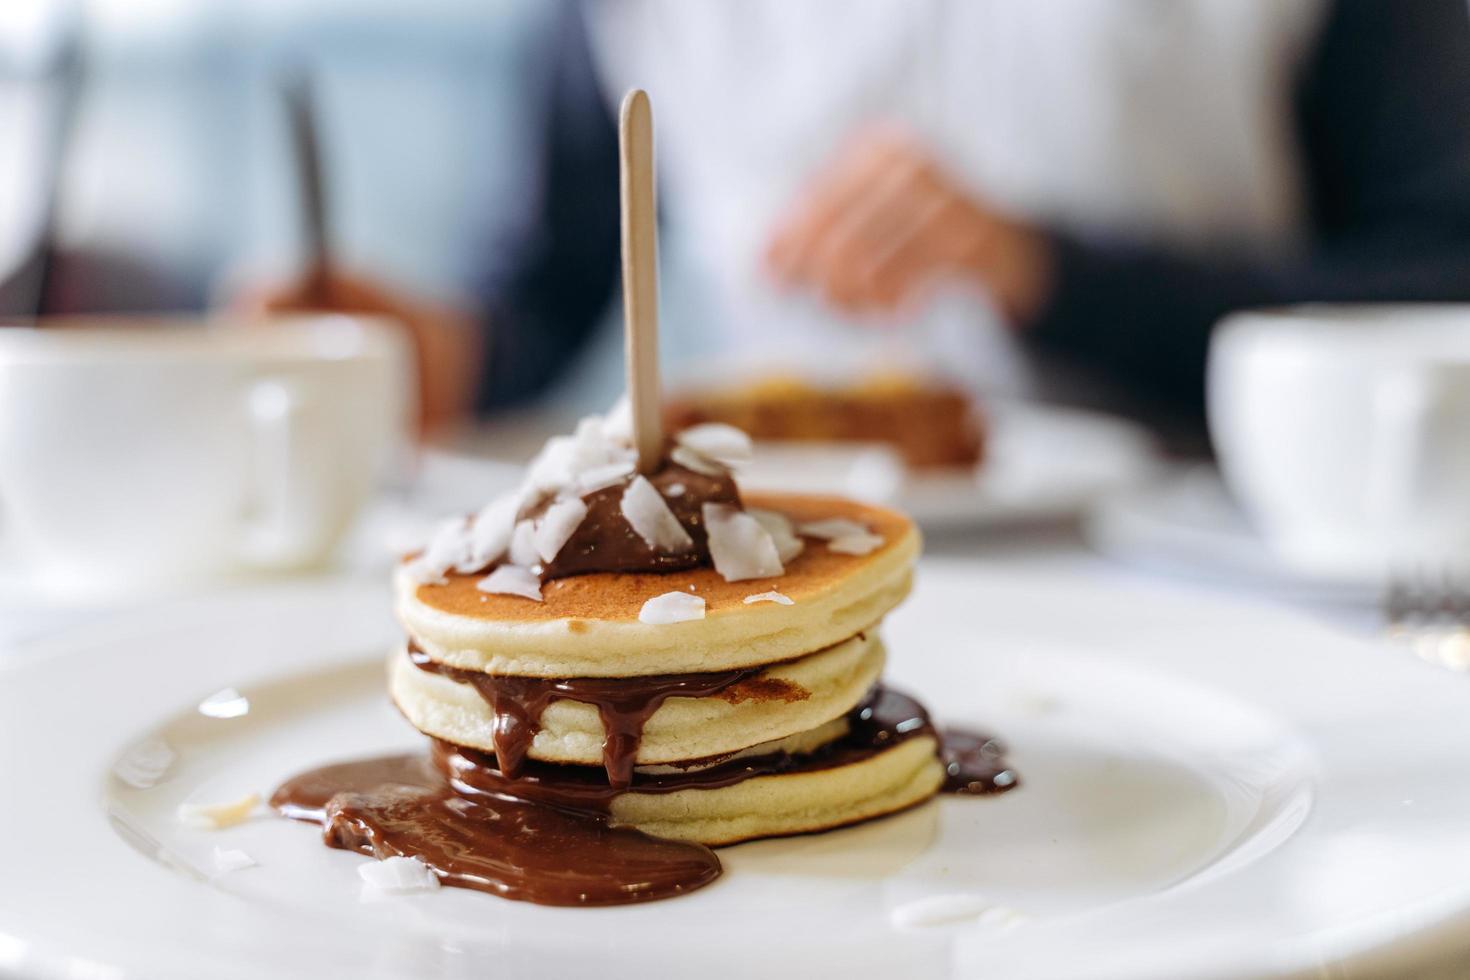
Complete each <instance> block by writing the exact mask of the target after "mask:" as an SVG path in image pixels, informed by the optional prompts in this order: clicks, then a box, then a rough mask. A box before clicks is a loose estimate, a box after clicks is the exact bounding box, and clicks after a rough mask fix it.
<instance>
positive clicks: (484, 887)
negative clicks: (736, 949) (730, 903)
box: [271, 754, 720, 905]
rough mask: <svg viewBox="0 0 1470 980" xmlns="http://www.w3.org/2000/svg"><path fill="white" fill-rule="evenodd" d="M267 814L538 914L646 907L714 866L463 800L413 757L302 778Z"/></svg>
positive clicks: (547, 813) (598, 831)
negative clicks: (305, 823)
mask: <svg viewBox="0 0 1470 980" xmlns="http://www.w3.org/2000/svg"><path fill="white" fill-rule="evenodd" d="M271 806H273V807H275V808H276V809H277V810H278V811H280V812H281V813H282V814H284V815H285V816H288V817H291V818H293V819H297V820H310V821H314V822H316V823H320V824H321V825H322V834H323V837H324V838H325V840H326V843H327V844H328V845H329V846H331V847H341V848H345V849H347V850H352V851H361V852H363V853H364V854H371V855H373V856H374V857H377V858H387V857H394V856H400V855H401V856H405V857H416V858H418V859H419V860H421V861H423V862H424V863H425V864H427V865H428V866H429V867H430V868H432V869H433V871H434V873H435V874H436V875H437V876H438V878H439V881H440V882H441V883H442V884H445V885H453V886H456V887H459V888H474V889H477V890H479V891H485V892H490V893H491V894H495V895H500V896H502V897H504V898H513V899H518V900H520V901H523V902H535V903H537V904H540V905H627V904H631V903H634V902H647V901H652V900H654V899H659V898H670V897H672V896H674V895H680V894H683V893H684V892H687V891H692V890H694V889H696V888H699V887H700V886H702V885H707V884H709V883H710V882H711V881H714V880H715V879H716V878H718V877H719V875H720V859H719V858H717V857H716V856H715V854H714V852H713V851H711V850H710V849H709V848H707V847H705V846H704V845H702V844H690V843H686V842H683V841H673V840H665V839H663V838H659V837H651V836H649V835H648V834H645V833H643V832H642V831H640V830H635V829H633V828H631V827H614V826H612V825H611V824H609V822H608V821H607V819H606V818H605V817H603V816H601V815H599V814H597V813H592V812H586V811H580V810H568V809H563V808H561V807H554V806H545V805H543V804H540V803H536V802H531V801H527V800H521V799H517V798H514V797H506V796H496V797H488V796H486V797H469V796H463V795H461V794H459V793H457V792H455V790H454V789H453V788H452V787H451V786H450V785H449V783H448V782H447V781H446V780H445V779H444V777H443V776H441V775H440V774H439V773H438V772H437V771H435V769H434V768H433V767H432V766H431V765H430V764H429V761H428V760H427V759H425V758H424V756H422V755H419V754H415V755H394V756H385V757H383V758H378V759H366V760H363V761H361V762H347V763H342V764H340V765H335V766H324V767H323V768H321V769H314V770H312V771H310V772H306V773H302V774H301V775H299V776H297V777H295V778H294V779H291V780H290V781H288V782H286V783H285V784H283V785H282V786H281V787H280V788H279V789H277V790H276V791H275V793H274V794H273V795H272V796H271Z"/></svg>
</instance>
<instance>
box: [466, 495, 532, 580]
mask: <svg viewBox="0 0 1470 980" xmlns="http://www.w3.org/2000/svg"><path fill="white" fill-rule="evenodd" d="M520 506H521V501H520V496H519V495H518V494H514V493H506V494H501V495H500V496H499V497H496V498H495V499H494V500H492V501H490V503H488V504H486V505H485V507H484V508H483V509H482V510H481V511H480V512H479V513H478V514H476V515H475V520H474V522H473V523H472V524H471V525H470V527H469V531H468V536H469V544H468V547H467V548H466V556H465V561H464V562H462V563H461V564H460V565H458V566H456V567H455V571H457V572H464V573H465V574H469V573H472V572H478V571H479V570H480V569H482V568H484V567H485V566H487V565H489V564H491V563H492V562H496V561H499V560H500V559H501V557H502V556H503V555H504V554H505V551H506V549H507V548H509V547H510V537H511V535H512V534H513V533H515V526H516V512H517V511H519V510H520Z"/></svg>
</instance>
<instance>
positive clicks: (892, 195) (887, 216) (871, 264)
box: [811, 159, 937, 309]
mask: <svg viewBox="0 0 1470 980" xmlns="http://www.w3.org/2000/svg"><path fill="white" fill-rule="evenodd" d="M936 196H937V193H936V190H935V188H934V185H933V181H932V180H931V179H930V177H929V176H928V175H927V173H926V165H925V164H924V163H923V162H922V161H919V160H913V159H908V160H902V161H897V162H895V163H894V165H893V166H891V167H890V168H889V170H888V171H887V172H886V173H884V174H882V175H881V176H880V177H878V178H877V179H876V180H875V181H874V182H873V183H872V184H871V185H870V186H869V188H868V191H867V193H866V194H865V195H864V196H863V197H862V198H860V199H859V200H857V201H855V202H854V203H853V205H852V207H851V208H850V209H849V210H848V211H847V212H846V213H844V214H843V215H842V216H840V217H839V218H838V219H837V220H836V221H834V222H833V224H832V225H831V226H830V227H829V228H828V229H827V230H826V233H825V234H824V235H823V237H822V238H821V240H819V241H817V242H815V243H814V244H813V246H812V262H811V264H812V268H813V270H814V272H813V275H814V277H815V279H816V280H817V282H818V284H819V285H820V287H821V288H822V291H823V292H824V293H825V294H826V296H827V298H828V299H829V300H830V301H832V302H833V303H835V304H836V305H838V306H839V307H842V308H846V309H852V308H856V307H860V306H863V305H867V304H869V303H870V302H871V301H872V299H873V294H872V290H871V288H870V287H871V280H872V271H873V269H874V268H876V267H878V266H879V265H881V264H882V262H883V260H884V257H885V256H886V255H887V254H888V253H889V252H891V251H892V250H893V249H894V248H895V247H897V246H898V245H899V244H900V243H902V242H904V241H906V240H908V239H910V238H911V237H912V236H913V235H914V234H915V233H916V227H917V226H916V221H917V220H918V219H919V218H920V217H921V216H922V215H923V214H924V213H926V211H927V210H928V209H929V208H930V207H931V202H933V201H934V200H935V198H936Z"/></svg>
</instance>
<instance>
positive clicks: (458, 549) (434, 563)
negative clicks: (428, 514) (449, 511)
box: [405, 517, 470, 585]
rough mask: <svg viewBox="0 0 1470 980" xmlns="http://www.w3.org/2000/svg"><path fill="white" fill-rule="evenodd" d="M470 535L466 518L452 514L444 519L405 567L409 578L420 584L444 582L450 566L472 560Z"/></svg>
mask: <svg viewBox="0 0 1470 980" xmlns="http://www.w3.org/2000/svg"><path fill="white" fill-rule="evenodd" d="M469 557H470V539H469V535H468V534H466V533H465V520H464V518H462V517H451V518H449V519H448V520H445V521H441V522H440V523H439V525H438V526H437V527H436V528H435V529H434V534H433V536H432V537H430V538H429V543H428V544H427V545H425V546H424V550H423V551H422V552H421V553H420V554H419V556H418V557H417V558H415V559H413V560H412V561H410V562H409V563H408V565H407V567H406V569H405V570H406V571H407V573H408V576H409V578H411V579H412V580H413V581H414V582H417V583H418V584H419V585H441V584H443V582H444V581H445V579H444V575H445V573H446V572H448V571H449V570H450V569H451V568H454V567H456V566H458V565H462V564H464V563H465V562H467V561H469Z"/></svg>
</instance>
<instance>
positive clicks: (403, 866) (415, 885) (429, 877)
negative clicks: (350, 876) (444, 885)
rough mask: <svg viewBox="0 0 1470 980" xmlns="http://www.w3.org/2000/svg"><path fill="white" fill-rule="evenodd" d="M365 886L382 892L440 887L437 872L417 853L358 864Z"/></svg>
mask: <svg viewBox="0 0 1470 980" xmlns="http://www.w3.org/2000/svg"><path fill="white" fill-rule="evenodd" d="M357 876H358V877H359V878H361V879H362V880H363V885H364V890H365V891H367V892H369V893H375V894H382V895H410V894H413V893H415V892H431V891H434V890H435V889H437V888H438V887H439V876H438V875H436V874H434V871H433V869H432V868H430V867H429V866H428V865H427V864H425V863H424V862H423V861H421V860H419V859H418V858H416V857H390V858H384V859H383V860H381V861H369V862H368V863H366V864H360V865H358V866H357Z"/></svg>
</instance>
